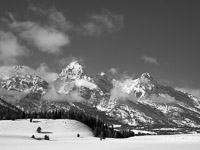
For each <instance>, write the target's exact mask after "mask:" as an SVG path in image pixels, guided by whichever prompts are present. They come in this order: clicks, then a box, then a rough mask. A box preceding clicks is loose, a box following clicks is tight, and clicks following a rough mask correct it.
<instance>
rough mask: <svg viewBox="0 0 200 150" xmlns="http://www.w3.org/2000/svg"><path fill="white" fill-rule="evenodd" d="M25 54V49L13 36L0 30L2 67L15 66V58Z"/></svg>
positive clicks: (0, 59)
mask: <svg viewBox="0 0 200 150" xmlns="http://www.w3.org/2000/svg"><path fill="white" fill-rule="evenodd" d="M25 54H26V48H25V47H24V46H22V45H21V44H20V43H19V42H18V40H17V38H16V36H15V35H14V34H12V33H11V32H4V31H1V30H0V61H1V62H2V63H3V64H4V65H13V64H16V63H17V59H16V58H17V57H20V56H23V55H25Z"/></svg>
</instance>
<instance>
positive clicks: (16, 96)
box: [0, 88, 28, 104]
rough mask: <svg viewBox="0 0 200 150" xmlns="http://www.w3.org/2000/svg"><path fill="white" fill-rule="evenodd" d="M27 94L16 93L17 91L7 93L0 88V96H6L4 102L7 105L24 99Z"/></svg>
mask: <svg viewBox="0 0 200 150" xmlns="http://www.w3.org/2000/svg"><path fill="white" fill-rule="evenodd" d="M27 94H28V93H24V92H18V91H12V90H10V91H8V90H6V89H3V88H0V95H1V96H2V95H4V96H7V97H6V101H7V102H9V103H12V104H13V103H16V102H17V101H19V100H21V99H22V98H24V97H25V96H26V95H27Z"/></svg>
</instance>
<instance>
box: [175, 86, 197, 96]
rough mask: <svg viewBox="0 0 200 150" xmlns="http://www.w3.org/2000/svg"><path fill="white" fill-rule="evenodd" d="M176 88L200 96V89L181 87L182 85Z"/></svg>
mask: <svg viewBox="0 0 200 150" xmlns="http://www.w3.org/2000/svg"><path fill="white" fill-rule="evenodd" d="M175 89H176V90H178V91H182V92H186V93H189V94H192V95H193V96H195V97H198V98H200V89H192V88H180V87H177V88H175Z"/></svg>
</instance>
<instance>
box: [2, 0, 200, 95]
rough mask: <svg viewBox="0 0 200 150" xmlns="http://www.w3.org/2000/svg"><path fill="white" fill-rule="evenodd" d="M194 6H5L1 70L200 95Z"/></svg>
mask: <svg viewBox="0 0 200 150" xmlns="http://www.w3.org/2000/svg"><path fill="white" fill-rule="evenodd" d="M199 8H200V2H198V1H196V0H153V1H149V0H134V1H133V0H132V1H131V0H84V1H81V0H67V1H66V0H34V1H33V0H20V1H11V0H1V5H0V65H1V66H2V67H5V66H12V65H26V66H30V67H31V68H33V69H35V70H38V71H43V72H45V71H46V72H52V73H53V72H56V73H59V72H61V69H63V68H64V67H65V66H66V65H67V64H68V63H69V62H70V61H72V60H77V61H79V62H81V63H82V64H84V66H85V70H86V72H87V73H88V74H89V75H91V76H93V75H95V74H97V73H100V72H102V71H103V72H105V73H107V74H109V75H110V76H113V77H119V76H132V77H138V76H139V75H141V74H142V73H144V72H149V73H150V74H151V75H152V76H153V77H154V78H155V79H156V80H157V81H158V82H159V83H161V84H164V85H169V86H172V87H174V88H177V89H182V90H185V91H189V92H190V93H192V94H194V95H196V96H198V97H200V80H199V76H200V69H199V64H200V60H199V56H200V54H199V50H200V44H199V43H200V19H199V18H200V9H199Z"/></svg>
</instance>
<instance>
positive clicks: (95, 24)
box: [80, 10, 124, 36]
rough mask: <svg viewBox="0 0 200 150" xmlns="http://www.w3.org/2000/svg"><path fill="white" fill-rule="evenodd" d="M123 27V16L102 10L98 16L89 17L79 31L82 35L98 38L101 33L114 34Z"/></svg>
mask: <svg viewBox="0 0 200 150" xmlns="http://www.w3.org/2000/svg"><path fill="white" fill-rule="evenodd" d="M123 26H124V16H123V15H118V14H114V13H112V12H110V11H107V10H103V11H102V12H101V13H100V14H92V15H89V21H88V22H86V23H84V24H83V25H82V26H81V28H80V31H81V32H82V33H83V34H84V35H90V36H99V35H101V34H102V33H103V32H114V31H118V30H120V29H121V28H122V27H123Z"/></svg>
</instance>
